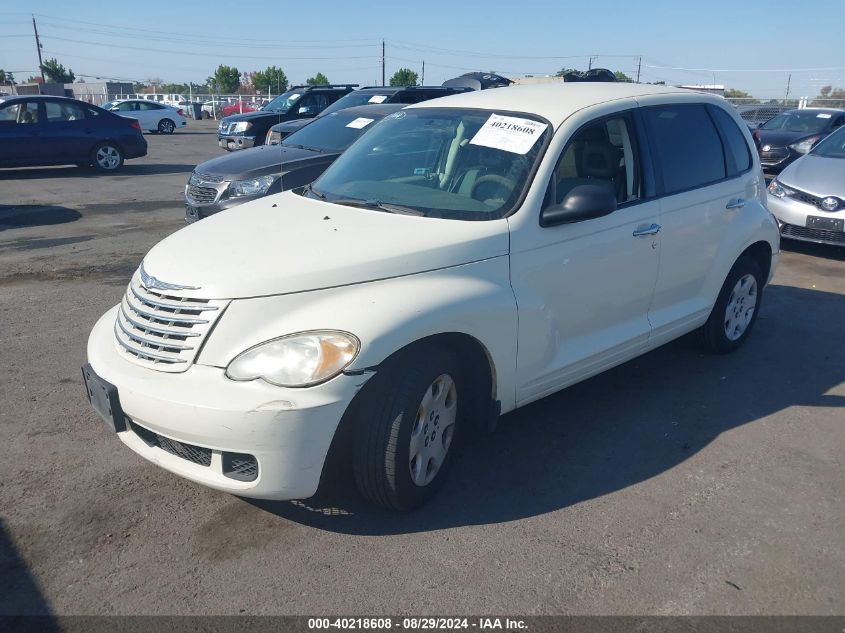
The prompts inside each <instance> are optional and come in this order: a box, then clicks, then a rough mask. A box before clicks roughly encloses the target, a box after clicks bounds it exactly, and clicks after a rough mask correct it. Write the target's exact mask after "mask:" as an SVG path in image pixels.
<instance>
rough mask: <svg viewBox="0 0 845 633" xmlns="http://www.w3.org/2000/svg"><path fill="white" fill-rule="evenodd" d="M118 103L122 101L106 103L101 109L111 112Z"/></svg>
mask: <svg viewBox="0 0 845 633" xmlns="http://www.w3.org/2000/svg"><path fill="white" fill-rule="evenodd" d="M118 103H120V101H106V102H105V103H104V104H103V105H101V106H100V107H101V108H102V109H103V110H111V108H112V107H114V106H116V105H117V104H118Z"/></svg>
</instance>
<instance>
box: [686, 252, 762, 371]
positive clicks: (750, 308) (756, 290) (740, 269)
mask: <svg viewBox="0 0 845 633" xmlns="http://www.w3.org/2000/svg"><path fill="white" fill-rule="evenodd" d="M763 283H764V281H763V273H762V271H761V270H760V266H759V264H757V262H756V261H754V259H752V258H751V257H747V256H743V257H740V258H739V259H738V260H737V261H736V263H735V264H734V266H733V268H731V271H730V272H729V273H728V276H727V279H725V283H724V285H723V286H722V290H721V291H720V292H719V297H718V298H717V299H716V304H715V305H714V306H713V311H712V312H711V313H710V318H709V319H707V323H705V324H704V325H703V326H702V327H701V330H700V334H701V340H702V343H703V344H704V347H705V348H707V349H708V350H709V351H711V352H714V353H716V354H727V353H728V352H732V351H734V350H735V349H738V348H739V347H740V346H741V345H742V344H743V343H744V342H745V339H747V338H748V335H749V334H750V333H751V330H752V328H753V327H754V323H755V322H756V321H757V314H758V313H759V311H760V301H761V300H762V298H763Z"/></svg>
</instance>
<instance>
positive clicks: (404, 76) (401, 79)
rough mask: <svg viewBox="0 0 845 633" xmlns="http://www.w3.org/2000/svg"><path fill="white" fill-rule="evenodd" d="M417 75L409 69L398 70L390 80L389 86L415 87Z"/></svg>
mask: <svg viewBox="0 0 845 633" xmlns="http://www.w3.org/2000/svg"><path fill="white" fill-rule="evenodd" d="M417 77H418V76H417V73H415V72H414V71H413V70H411V69H410V68H400V69H399V70H397V71H396V72H395V73H393V77H391V78H390V85H391V86H416V85H417Z"/></svg>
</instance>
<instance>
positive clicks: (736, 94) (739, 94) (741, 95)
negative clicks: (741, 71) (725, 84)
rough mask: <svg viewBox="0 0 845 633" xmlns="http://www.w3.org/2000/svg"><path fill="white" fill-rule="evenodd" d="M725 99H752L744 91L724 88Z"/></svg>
mask: <svg viewBox="0 0 845 633" xmlns="http://www.w3.org/2000/svg"><path fill="white" fill-rule="evenodd" d="M725 98H726V99H753V98H754V97H752V96H751V95H750V94H748V93H747V92H745V91H744V90H738V89H737V88H725Z"/></svg>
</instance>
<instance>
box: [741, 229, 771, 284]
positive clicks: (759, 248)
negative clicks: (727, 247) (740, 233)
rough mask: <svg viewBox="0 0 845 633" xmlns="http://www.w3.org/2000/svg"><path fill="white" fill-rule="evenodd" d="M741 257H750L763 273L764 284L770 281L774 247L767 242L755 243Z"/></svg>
mask: <svg viewBox="0 0 845 633" xmlns="http://www.w3.org/2000/svg"><path fill="white" fill-rule="evenodd" d="M740 257H750V258H751V259H753V260H754V261H755V262H757V265H758V266H759V267H760V271H761V272H762V273H763V284H764V285H765V283H766V282H767V280H768V279H769V273H770V272H771V270H772V245H771V244H769V243H768V242H767V241H765V240H760V241H758V242H754V243H753V244H751V245H750V246H749V247H748V248H746V249H745V250H744V251H742V254H741V255H740Z"/></svg>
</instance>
